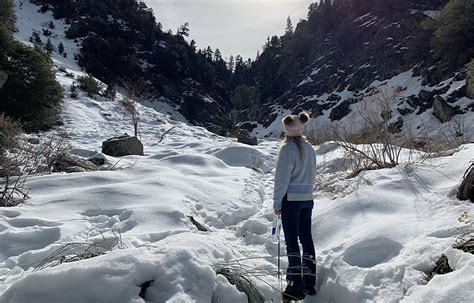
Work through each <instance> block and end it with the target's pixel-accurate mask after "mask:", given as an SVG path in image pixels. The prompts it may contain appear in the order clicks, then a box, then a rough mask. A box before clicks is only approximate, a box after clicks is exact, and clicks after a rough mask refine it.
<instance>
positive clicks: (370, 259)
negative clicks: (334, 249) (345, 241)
mask: <svg viewBox="0 0 474 303" xmlns="http://www.w3.org/2000/svg"><path fill="white" fill-rule="evenodd" d="M402 248H403V246H402V245H401V244H400V243H398V242H395V241H392V240H390V239H387V238H383V237H380V238H374V239H368V240H363V241H361V242H358V243H355V244H354V245H352V246H350V247H349V248H348V249H347V250H346V252H345V253H344V258H343V259H344V261H345V262H346V263H347V264H349V265H352V266H358V267H364V268H369V267H373V266H375V265H378V264H382V263H385V262H388V261H389V260H391V259H392V258H394V257H396V256H397V255H398V254H399V253H400V251H401V250H402Z"/></svg>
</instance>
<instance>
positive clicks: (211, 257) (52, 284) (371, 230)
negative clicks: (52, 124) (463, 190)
mask: <svg viewBox="0 0 474 303" xmlns="http://www.w3.org/2000/svg"><path fill="white" fill-rule="evenodd" d="M16 3H18V1H16ZM47 16H48V15H41V14H38V13H36V7H34V6H33V5H32V4H31V3H24V5H23V10H22V11H21V12H19V17H20V18H19V27H20V28H19V34H18V36H17V38H18V39H20V40H22V41H25V42H26V40H24V39H26V36H24V37H25V38H21V37H22V35H21V33H27V32H31V28H30V29H28V26H39V25H38V24H37V23H34V22H33V20H37V22H44V21H45V20H46V18H47ZM28 18H29V20H30V21H31V23H25V22H24V20H26V19H28ZM22 20H23V21H22ZM56 22H60V21H56ZM38 28H39V27H38ZM58 36H60V35H58ZM57 60H58V61H57V62H55V63H56V64H61V65H67V66H68V67H67V68H68V70H69V71H70V72H73V73H74V74H76V75H82V74H83V73H82V72H81V71H80V69H79V68H77V66H75V64H74V62H72V61H68V60H69V59H64V58H62V57H58V59H57ZM57 77H58V80H59V81H60V83H61V84H62V85H65V86H67V85H70V83H71V81H72V80H71V79H70V78H68V77H66V76H64V75H63V74H62V73H61V72H59V71H58V72H57ZM404 81H405V82H404ZM392 82H400V83H402V84H403V83H408V82H409V83H415V84H416V85H419V84H418V79H414V78H413V77H411V76H410V74H409V73H407V74H404V75H400V76H399V77H398V78H396V79H393V81H392ZM380 85H381V84H380ZM407 93H408V92H407ZM348 94H349V92H347V91H344V92H342V93H341V95H342V96H343V97H344V98H346V97H347V96H348ZM118 98H121V95H120V94H118ZM139 111H140V116H141V120H140V124H139V132H140V139H141V141H142V142H143V143H144V146H145V155H144V156H126V157H121V158H116V157H110V156H105V157H106V159H107V161H108V162H109V163H116V164H117V167H118V168H119V169H117V170H111V171H95V172H84V173H74V174H62V173H55V174H50V175H35V176H32V177H31V178H30V179H29V180H28V183H27V186H28V189H29V194H30V196H31V198H30V199H28V200H27V201H26V203H25V204H23V205H20V206H18V207H12V208H8V209H6V208H3V209H1V208H0V302H2V303H3V302H5V303H30V302H38V303H43V302H44V303H46V302H47V303H63V302H71V303H75V302H114V303H115V302H118V303H121V302H134V303H138V302H145V300H144V299H142V298H141V297H139V293H140V285H142V284H143V283H145V282H147V281H151V280H153V281H154V282H153V283H151V285H150V287H149V288H148V290H147V292H146V301H147V302H247V298H246V296H245V294H243V293H242V292H240V291H239V290H238V289H237V288H236V287H235V286H233V285H231V284H230V283H229V282H228V281H227V279H225V278H224V276H222V275H216V273H215V272H216V271H215V269H216V268H218V267H219V266H223V265H224V266H233V265H234V266H235V264H239V266H240V267H238V268H241V273H242V274H243V275H244V276H246V277H248V278H250V279H251V280H252V281H253V282H254V283H255V284H256V285H257V286H258V288H259V289H260V291H261V293H262V295H263V296H264V298H265V300H267V301H271V300H274V301H278V300H279V298H280V296H279V281H278V278H277V276H276V274H275V272H276V270H277V263H278V258H277V255H278V253H277V244H276V243H275V241H274V239H273V238H272V236H271V233H270V230H271V227H272V221H273V218H274V215H273V213H272V194H273V188H272V186H273V185H272V184H273V172H274V170H273V168H274V165H275V160H276V157H277V154H278V149H279V145H280V141H278V140H276V139H273V138H268V139H265V140H260V142H259V144H258V145H257V146H253V147H251V146H246V145H242V144H240V143H237V142H235V141H234V140H233V139H230V138H224V137H220V136H217V135H215V134H212V133H210V132H208V131H207V130H205V129H204V128H201V127H195V126H191V125H189V124H188V123H187V122H186V121H185V120H184V118H182V116H180V115H179V113H178V112H177V111H176V109H175V108H173V106H172V105H170V103H169V102H167V100H164V99H160V100H155V101H150V102H144V103H143V104H140V105H139ZM287 113H289V111H286V110H281V111H279V112H278V114H279V115H281V116H283V115H285V114H287ZM62 116H63V119H64V120H65V122H66V125H65V126H64V127H63V129H62V130H63V131H66V132H67V133H68V135H69V137H70V138H71V141H72V142H73V143H74V145H75V151H76V153H77V154H78V155H79V156H83V157H87V156H90V155H93V154H95V153H97V152H100V146H101V143H102V141H104V140H106V139H108V138H111V137H113V136H115V135H121V134H123V133H124V132H129V133H131V132H132V131H133V126H132V123H131V121H130V119H129V118H128V116H127V115H126V114H125V112H124V111H123V109H122V108H121V107H120V104H119V102H117V101H112V100H108V99H105V98H101V97H97V98H96V99H92V98H89V97H87V96H86V95H85V94H83V93H80V95H79V97H78V99H75V100H74V99H71V98H69V97H68V96H66V98H65V102H64V105H63V110H62ZM431 116H432V115H431ZM325 119H327V117H326V118H325ZM320 121H322V120H318V121H316V122H317V123H320ZM170 129H172V131H170V132H169V133H168V134H167V135H166V136H164V137H163V138H162V134H164V133H165V132H166V131H168V130H170ZM259 130H260V131H268V132H274V133H275V134H277V132H278V131H279V130H280V121H279V119H277V120H276V122H274V123H273V124H272V125H271V126H269V127H268V128H267V129H266V130H265V129H263V128H262V129H259ZM49 135H50V134H48V133H45V134H40V135H39V136H40V137H41V138H47V137H48V136H49ZM315 152H316V154H317V158H318V177H317V190H316V191H315V196H316V198H315V201H316V203H315V208H314V210H313V222H312V232H313V238H314V241H315V245H316V251H317V289H318V295H317V296H316V297H312V298H311V297H308V298H307V299H305V301H304V302H372V301H374V302H399V301H402V300H403V301H407V302H472V301H473V300H474V294H473V292H472V289H474V278H473V276H472V272H473V270H474V257H473V256H472V255H470V254H467V253H464V252H462V251H459V250H455V249H453V248H451V246H452V244H453V243H454V242H455V240H456V238H457V237H458V236H459V234H460V233H461V232H462V230H465V228H466V225H465V223H462V222H459V221H458V218H459V216H460V215H461V214H463V213H464V212H467V213H468V214H469V215H470V216H472V215H473V214H474V204H472V203H469V202H462V201H459V200H457V199H456V197H455V192H456V188H457V186H458V184H459V181H460V180H461V178H462V176H463V174H464V171H465V170H466V168H467V166H468V165H469V162H470V161H472V160H473V158H472V155H473V154H474V144H465V145H463V146H461V147H460V148H459V149H458V150H456V151H455V152H454V153H453V154H452V155H451V156H445V157H439V158H432V159H426V160H425V161H424V162H421V161H416V162H410V161H408V156H409V155H410V151H409V150H404V151H403V153H402V157H403V161H402V164H400V165H399V166H397V167H395V168H389V169H383V170H374V171H366V172H362V173H361V174H359V175H358V176H357V177H354V178H351V179H347V175H348V173H349V172H350V170H349V169H348V165H349V163H350V160H349V159H347V157H346V156H345V153H344V151H342V150H341V149H340V148H339V147H337V145H335V144H334V143H331V142H328V143H325V144H322V145H320V146H315ZM189 216H192V217H193V218H194V219H195V220H196V221H198V222H199V223H201V224H202V225H204V226H205V227H206V228H207V229H208V230H209V231H208V232H202V231H198V230H197V228H196V227H195V226H194V225H193V223H191V221H190V219H189ZM72 244H74V245H76V246H74V247H75V249H72V250H64V248H65V247H68V245H69V246H71V245H72ZM91 246H92V247H99V248H101V250H100V252H102V253H103V254H100V255H98V256H95V257H93V258H88V259H84V260H80V261H75V262H62V263H61V262H60V260H62V259H61V257H64V258H67V257H71V256H72V255H75V254H78V252H80V250H79V249H78V247H79V248H80V247H82V248H84V247H86V248H87V247H89V248H90V247H91ZM62 249H63V251H64V252H63V253H60V252H61V250H62ZM284 251H285V246H284V241H282V253H283V252H284ZM442 253H444V254H446V255H447V256H448V258H449V260H450V264H451V266H452V267H453V268H454V271H453V272H452V273H449V274H446V275H437V276H435V277H434V278H433V280H431V281H430V282H429V283H426V281H425V280H424V274H426V273H428V272H429V271H430V270H432V269H433V267H434V263H435V262H436V260H437V259H438V258H439V257H440V256H441V254H442ZM53 265H54V266H53ZM286 266H287V262H286V260H285V257H283V258H282V268H285V267H286ZM242 268H247V270H243V269H242ZM249 268H251V270H248V269H249Z"/></svg>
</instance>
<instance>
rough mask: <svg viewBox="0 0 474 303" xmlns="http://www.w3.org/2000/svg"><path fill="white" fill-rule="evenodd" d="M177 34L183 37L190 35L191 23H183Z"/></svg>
mask: <svg viewBox="0 0 474 303" xmlns="http://www.w3.org/2000/svg"><path fill="white" fill-rule="evenodd" d="M176 34H177V35H179V36H183V37H189V23H188V22H186V23H184V24H183V25H181V26H180V27H179V28H178V32H177V33H176Z"/></svg>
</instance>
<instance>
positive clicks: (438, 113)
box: [433, 96, 456, 123]
mask: <svg viewBox="0 0 474 303" xmlns="http://www.w3.org/2000/svg"><path fill="white" fill-rule="evenodd" d="M433 99H434V100H433V115H434V116H435V117H436V118H438V120H439V121H441V123H444V122H448V121H449V120H451V118H452V117H454V115H456V109H455V108H454V107H452V106H451V105H449V104H448V103H446V101H444V99H443V98H442V97H440V96H434V98H433Z"/></svg>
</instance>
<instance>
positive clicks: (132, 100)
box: [121, 81, 145, 137]
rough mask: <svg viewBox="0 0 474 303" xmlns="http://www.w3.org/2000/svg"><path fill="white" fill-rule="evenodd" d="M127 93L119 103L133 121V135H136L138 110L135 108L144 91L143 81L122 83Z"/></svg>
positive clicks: (138, 119) (138, 118)
mask: <svg viewBox="0 0 474 303" xmlns="http://www.w3.org/2000/svg"><path fill="white" fill-rule="evenodd" d="M124 87H125V89H126V90H127V93H128V95H127V96H124V97H123V99H122V100H121V103H122V105H123V107H124V108H125V110H126V111H127V112H128V113H129V114H130V116H131V118H132V122H133V130H134V135H135V137H138V122H139V121H140V112H139V111H138V108H137V100H139V99H140V98H141V97H142V96H143V94H144V92H145V83H144V82H143V81H134V82H127V83H125V85H124Z"/></svg>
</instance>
